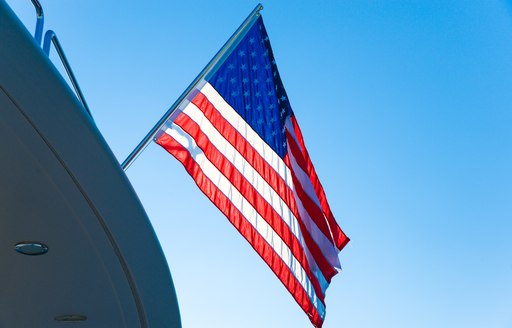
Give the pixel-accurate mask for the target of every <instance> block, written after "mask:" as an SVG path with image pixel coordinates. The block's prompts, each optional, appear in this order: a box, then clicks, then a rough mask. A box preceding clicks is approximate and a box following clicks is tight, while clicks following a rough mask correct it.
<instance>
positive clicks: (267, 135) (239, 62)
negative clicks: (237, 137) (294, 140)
mask: <svg viewBox="0 0 512 328" xmlns="http://www.w3.org/2000/svg"><path fill="white" fill-rule="evenodd" d="M208 82H209V83H210V84H211V85H213V87H214V88H215V89H216V90H217V91H218V92H219V93H220V94H221V95H222V97H223V98H224V99H225V100H226V101H227V102H228V103H229V104H230V105H231V106H232V107H233V108H234V109H235V110H236V111H237V112H238V113H239V114H240V115H241V116H242V117H243V118H244V119H245V121H246V122H247V123H248V124H249V125H250V126H251V127H252V128H253V129H254V130H255V131H256V132H257V133H258V134H259V135H260V136H261V138H262V139H264V140H265V141H266V142H267V144H268V145H269V146H270V147H272V149H274V151H275V152H276V153H277V154H279V156H281V157H284V155H285V154H286V151H287V149H286V148H287V147H286V137H285V129H284V122H285V119H286V118H287V117H288V116H290V114H291V108H290V104H289V102H288V97H287V95H286V91H285V90H284V88H283V83H282V82H281V78H280V76H279V72H278V71H277V66H276V61H275V59H274V55H273V53H272V48H271V47H270V41H269V39H268V35H267V32H266V30H265V26H264V25H263V20H262V19H261V17H259V18H258V20H257V21H256V22H255V23H254V25H253V26H252V27H251V29H250V30H249V31H248V32H247V34H246V35H245V37H244V38H243V39H242V40H241V42H240V44H238V46H237V47H236V48H235V50H233V52H232V53H231V54H230V55H229V57H228V58H227V59H226V61H225V62H224V63H223V64H222V65H221V66H220V68H219V69H218V70H217V71H216V72H215V74H214V75H213V76H212V77H211V78H209V79H208Z"/></svg>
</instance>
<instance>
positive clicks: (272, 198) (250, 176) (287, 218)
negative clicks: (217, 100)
mask: <svg viewBox="0 0 512 328" xmlns="http://www.w3.org/2000/svg"><path fill="white" fill-rule="evenodd" d="M183 113H184V114H186V115H187V116H188V117H189V118H190V119H191V120H192V121H194V122H195V123H197V124H198V125H199V127H200V129H201V131H202V132H203V133H204V134H205V135H206V136H207V137H208V140H210V142H211V143H212V144H213V145H214V146H215V147H216V148H217V150H219V151H220V152H221V153H222V154H223V155H224V156H225V158H226V159H227V160H228V161H229V162H230V163H231V164H232V165H233V166H234V167H235V168H236V169H237V170H238V171H239V172H240V173H241V174H242V175H243V176H244V178H245V179H246V180H247V181H248V182H249V183H250V184H251V185H252V186H253V187H254V189H255V190H256V191H257V192H258V194H259V195H260V196H261V197H263V199H264V200H265V201H266V202H267V203H268V204H269V205H270V206H271V207H272V208H273V209H274V210H275V211H276V213H277V214H278V215H279V216H280V217H281V219H282V220H283V221H284V222H285V223H286V225H287V226H288V228H289V229H290V231H291V232H292V233H293V235H294V236H295V237H296V238H297V240H298V241H299V243H300V244H301V245H302V247H303V248H304V252H305V254H306V258H307V259H308V262H310V267H311V271H312V273H313V274H314V275H315V277H316V278H317V279H318V282H319V284H320V287H321V288H322V292H323V293H324V294H325V289H326V288H327V286H328V283H327V281H326V279H325V277H324V276H323V274H322V272H321V271H320V269H319V268H318V266H317V265H316V261H314V258H313V256H312V255H311V252H310V251H309V248H308V247H307V245H306V243H305V241H304V239H303V236H302V233H301V230H300V226H299V223H298V222H297V218H296V217H295V216H294V215H293V213H292V211H291V210H290V208H289V207H288V205H287V204H286V202H285V201H284V200H283V199H282V198H281V197H280V196H279V194H277V193H276V191H275V190H274V189H273V188H272V187H271V186H270V185H269V184H268V183H267V181H266V180H265V179H264V178H263V177H262V176H261V175H260V174H259V172H258V171H257V170H255V169H254V168H253V167H252V166H251V164H250V163H249V162H247V160H246V159H245V157H244V156H243V155H242V154H240V153H239V152H238V151H237V150H236V149H235V148H234V147H233V146H232V145H231V144H230V143H229V142H228V141H227V140H226V139H225V138H224V137H223V136H222V135H221V134H220V133H219V131H218V130H217V129H216V128H215V127H214V126H213V125H212V124H211V122H210V121H209V120H208V118H207V117H206V116H205V115H204V113H203V112H202V111H201V110H200V109H199V108H197V107H196V105H194V104H193V103H190V104H188V105H187V106H186V107H185V109H184V110H183ZM319 233H321V232H319ZM322 236H323V234H322ZM312 261H314V264H313V263H311V262H312Z"/></svg>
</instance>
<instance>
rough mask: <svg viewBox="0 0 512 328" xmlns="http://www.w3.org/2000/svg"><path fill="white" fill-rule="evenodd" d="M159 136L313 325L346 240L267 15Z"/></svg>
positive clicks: (320, 313)
mask: <svg viewBox="0 0 512 328" xmlns="http://www.w3.org/2000/svg"><path fill="white" fill-rule="evenodd" d="M187 99H188V102H187V104H186V105H185V106H182V108H181V110H179V111H178V112H177V113H176V114H175V115H173V116H172V117H171V119H170V120H169V121H168V122H166V124H165V125H164V126H163V127H162V129H161V130H160V131H159V132H158V133H157V135H156V138H155V140H156V142H157V143H158V144H159V145H161V146H162V147H163V148H165V149H166V150H167V151H168V152H169V153H171V154H172V155H173V156H174V157H175V158H176V159H177V160H179V161H180V162H181V163H182V164H183V166H184V167H185V169H186V170H187V172H188V173H189V174H190V175H191V176H192V178H193V179H194V180H195V182H196V184H197V185H198V187H199V188H200V189H201V190H202V191H203V193H204V194H205V195H206V196H207V197H208V198H209V199H210V200H211V201H212V202H213V203H214V204H215V205H216V206H217V207H218V208H219V210H220V211H221V212H222V213H224V215H225V216H226V217H227V218H228V220H229V221H230V222H231V223H232V224H233V225H234V226H235V228H236V229H237V230H238V231H239V232H240V233H241V234H242V235H243V236H244V238H245V239H246V240H247V241H248V242H249V243H250V244H251V246H252V247H253V248H254V250H255V251H256V252H257V253H258V254H259V255H260V256H261V258H262V259H263V260H264V261H265V262H266V263H267V264H268V266H269V267H270V269H272V271H273V272H274V273H275V274H276V275H277V277H278V278H279V279H280V280H281V282H282V283H283V284H284V286H285V287H286V288H287V289H288V291H289V292H290V293H291V294H292V296H293V297H294V299H295V300H296V301H297V303H298V304H299V305H300V307H301V308H302V309H303V310H304V311H305V312H306V314H307V315H308V316H309V318H310V320H311V322H312V323H313V325H314V326H316V327H321V326H322V323H323V320H324V318H325V302H324V298H325V291H326V289H327V287H328V285H329V283H330V281H331V278H332V277H333V276H334V275H335V274H336V273H337V272H338V271H340V270H341V266H340V262H339V259H338V253H339V252H340V251H341V249H342V248H343V247H344V246H345V245H346V244H347V243H348V241H349V239H348V238H347V237H346V235H345V234H344V233H343V231H342V230H341V229H340V227H339V226H338V224H337V223H336V221H335V219H334V216H333V214H332V213H331V210H330V208H329V204H328V203H327V199H326V196H325V193H324V190H323V188H322V185H321V184H320V181H319V179H318V177H317V174H316V172H315V169H314V167H313V164H312V162H311V160H310V158H309V155H308V152H307V150H306V147H305V145H304V139H303V137H302V133H301V131H300V129H299V126H298V124H297V120H296V118H295V115H294V114H293V112H292V109H291V107H290V103H289V101H288V97H287V95H286V91H285V90H284V88H283V84H282V82H281V78H280V75H279V72H278V70H277V66H276V62H275V59H274V55H273V53H272V49H271V47H270V42H269V38H268V35H267V32H266V30H265V27H264V25H263V20H262V18H261V16H260V17H259V18H258V19H257V20H256V21H255V22H254V24H253V25H252V27H250V29H249V30H248V31H247V33H246V34H245V35H244V36H243V37H242V38H241V40H239V43H238V45H236V46H235V47H234V48H232V51H231V53H230V54H229V55H228V56H227V57H225V60H224V61H223V62H221V63H219V64H218V65H217V66H216V67H214V69H213V70H212V71H211V72H210V73H209V74H207V75H206V78H205V79H204V80H203V81H201V83H199V84H198V85H197V86H196V88H194V90H193V92H191V93H190V94H189V95H188V97H187Z"/></svg>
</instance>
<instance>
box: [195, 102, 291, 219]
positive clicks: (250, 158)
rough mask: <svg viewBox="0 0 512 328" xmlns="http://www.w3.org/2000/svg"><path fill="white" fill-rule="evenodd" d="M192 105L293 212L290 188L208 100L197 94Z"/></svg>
mask: <svg viewBox="0 0 512 328" xmlns="http://www.w3.org/2000/svg"><path fill="white" fill-rule="evenodd" d="M192 103H193V104H194V105H196V107H197V108H199V110H201V111H202V112H203V114H204V115H205V116H206V118H207V119H208V120H209V121H210V122H211V123H212V125H213V126H214V127H215V128H216V129H217V131H219V132H220V134H222V136H223V137H224V138H225V139H226V140H227V141H228V142H229V143H230V144H231V145H232V146H233V147H234V148H235V149H236V150H237V151H238V152H239V153H240V154H242V156H243V157H244V158H245V159H246V160H247V162H249V163H250V164H251V166H252V167H253V168H254V169H255V170H256V171H257V172H258V173H259V174H260V175H261V176H262V177H263V178H264V179H265V180H266V181H267V183H268V184H269V185H270V186H271V187H272V189H274V190H275V192H276V193H277V194H278V195H279V196H280V197H281V199H282V200H284V202H285V203H286V205H288V207H289V208H290V209H291V210H292V211H293V210H294V209H295V210H296V207H297V206H296V204H295V201H294V198H293V193H291V190H290V188H289V187H288V185H287V184H286V182H285V181H284V180H283V178H282V177H281V176H280V175H279V173H277V172H276V171H275V170H274V168H272V166H270V165H269V164H268V163H267V161H266V160H265V159H264V158H263V157H261V155H260V154H259V153H258V152H257V151H256V149H254V147H252V146H251V144H250V143H248V142H247V140H246V139H245V138H244V136H242V135H241V134H240V132H238V131H237V130H236V129H235V128H234V127H233V126H232V125H231V124H230V123H229V122H228V121H226V119H225V118H224V117H223V116H222V114H221V113H220V112H219V111H218V110H217V109H216V108H215V106H214V105H213V104H212V103H211V102H210V100H208V98H207V97H206V96H205V95H204V94H202V93H198V94H197V95H196V96H195V97H194V99H193V100H192Z"/></svg>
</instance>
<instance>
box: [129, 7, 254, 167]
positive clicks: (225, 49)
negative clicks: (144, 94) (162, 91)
mask: <svg viewBox="0 0 512 328" xmlns="http://www.w3.org/2000/svg"><path fill="white" fill-rule="evenodd" d="M262 9H263V5H262V4H261V3H259V4H258V5H257V6H256V7H255V8H254V9H253V11H252V12H251V13H250V14H249V16H247V18H246V19H245V20H244V22H243V23H242V24H241V25H240V26H239V27H238V29H237V30H236V31H235V33H233V35H232V36H231V37H230V38H229V39H228V41H226V43H225V44H224V46H223V47H222V48H221V49H220V50H219V51H218V52H217V54H216V55H215V56H214V57H213V58H212V60H210V62H209V63H208V65H206V67H205V68H203V70H202V71H201V73H199V75H198V76H197V77H196V78H195V79H194V81H192V83H191V84H190V85H189V86H188V88H187V89H185V91H184V92H183V93H182V94H181V96H180V97H179V98H178V99H177V100H176V101H175V102H174V104H173V105H172V106H171V107H170V108H169V110H167V112H166V113H165V114H164V116H162V118H161V119H160V120H159V121H158V122H157V123H156V124H155V126H154V127H153V128H152V129H151V130H150V131H149V133H148V134H147V135H146V136H145V137H144V139H142V141H141V142H140V143H139V144H138V145H137V147H135V149H134V150H133V151H132V152H131V153H130V155H128V157H127V158H126V159H125V160H124V162H123V163H122V164H121V168H122V169H123V170H124V171H126V170H127V169H128V168H129V167H130V165H131V164H132V163H133V162H134V161H135V160H136V159H137V157H139V155H140V154H141V153H142V152H143V151H144V149H146V147H147V146H148V145H149V143H150V142H151V138H153V136H154V135H155V134H156V133H157V132H158V130H160V128H161V127H162V126H163V125H164V124H165V123H166V121H167V120H168V119H169V117H171V115H172V114H174V112H175V111H176V110H177V109H178V108H179V107H180V105H181V104H182V102H183V101H184V100H185V98H186V97H187V96H188V94H189V93H190V92H191V91H192V90H193V89H194V87H195V86H196V85H197V84H198V83H199V82H200V81H201V80H202V79H203V78H204V77H205V76H206V74H208V72H209V71H210V70H211V69H212V68H213V67H214V66H215V65H216V64H217V63H218V62H219V61H220V60H221V59H223V58H224V56H225V55H226V54H227V53H229V50H231V48H232V47H233V46H234V45H236V41H238V39H239V38H240V36H241V35H243V33H244V32H245V31H246V29H247V28H249V27H251V26H252V24H253V23H254V22H255V21H256V19H257V18H258V17H259V15H260V14H259V13H260V11H261V10H262Z"/></svg>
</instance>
